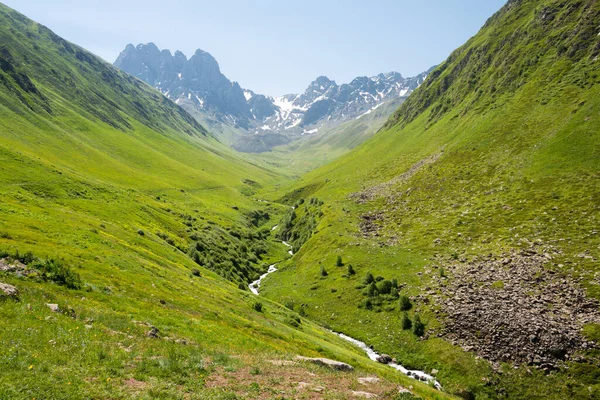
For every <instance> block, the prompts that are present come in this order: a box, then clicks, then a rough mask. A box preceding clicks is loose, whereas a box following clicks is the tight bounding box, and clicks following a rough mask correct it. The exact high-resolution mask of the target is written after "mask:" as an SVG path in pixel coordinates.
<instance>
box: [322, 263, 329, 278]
mask: <svg viewBox="0 0 600 400" xmlns="http://www.w3.org/2000/svg"><path fill="white" fill-rule="evenodd" d="M327 275H329V274H328V273H327V271H326V270H325V267H324V266H322V265H321V276H327Z"/></svg>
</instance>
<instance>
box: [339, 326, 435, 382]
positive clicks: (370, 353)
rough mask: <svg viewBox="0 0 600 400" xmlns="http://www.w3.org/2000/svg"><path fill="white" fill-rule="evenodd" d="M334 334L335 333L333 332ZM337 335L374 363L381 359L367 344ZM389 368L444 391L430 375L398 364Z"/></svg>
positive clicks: (390, 364) (392, 364)
mask: <svg viewBox="0 0 600 400" xmlns="http://www.w3.org/2000/svg"><path fill="white" fill-rule="evenodd" d="M332 332H333V331H332ZM333 333H335V334H336V335H338V336H339V337H341V338H342V339H344V340H346V341H348V342H350V343H352V344H354V345H355V346H358V347H360V348H361V349H362V350H363V351H364V352H365V353H367V355H368V356H369V358H370V359H371V360H373V361H377V357H379V356H380V355H379V354H378V353H376V352H375V350H373V349H372V348H370V347H369V346H367V344H366V343H364V342H361V341H360V340H357V339H354V338H351V337H350V336H348V335H344V334H343V333H338V332H333ZM387 365H388V366H389V367H392V368H394V369H395V370H398V371H400V372H402V373H403V374H405V375H406V376H409V377H411V378H413V379H417V380H419V381H423V382H428V383H429V382H431V383H433V385H434V386H435V387H436V388H437V389H438V390H441V389H442V385H440V383H439V382H438V381H437V380H435V378H434V377H433V376H431V375H429V374H426V373H425V372H423V371H418V370H409V369H406V368H404V367H403V366H402V365H400V364H396V363H389V364H387Z"/></svg>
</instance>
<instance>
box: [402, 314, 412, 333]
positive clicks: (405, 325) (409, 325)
mask: <svg viewBox="0 0 600 400" xmlns="http://www.w3.org/2000/svg"><path fill="white" fill-rule="evenodd" d="M400 325H401V326H402V329H403V330H407V329H410V328H412V321H411V320H410V318H409V317H408V313H406V312H404V313H403V314H402V320H401V321H400Z"/></svg>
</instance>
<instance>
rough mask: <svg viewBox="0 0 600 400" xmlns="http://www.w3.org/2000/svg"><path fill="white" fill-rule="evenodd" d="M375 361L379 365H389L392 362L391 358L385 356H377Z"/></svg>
mask: <svg viewBox="0 0 600 400" xmlns="http://www.w3.org/2000/svg"><path fill="white" fill-rule="evenodd" d="M376 360H377V362H379V363H381V364H389V363H390V362H392V357H390V356H389V355H387V354H382V355H380V356H378V357H377V359H376Z"/></svg>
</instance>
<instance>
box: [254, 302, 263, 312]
mask: <svg viewBox="0 0 600 400" xmlns="http://www.w3.org/2000/svg"><path fill="white" fill-rule="evenodd" d="M252 308H253V309H254V311H258V312H263V304H262V303H261V302H260V301H257V302H255V303H254V304H252Z"/></svg>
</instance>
